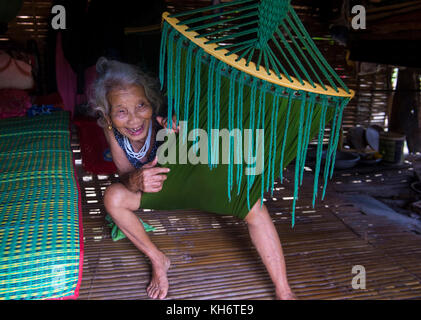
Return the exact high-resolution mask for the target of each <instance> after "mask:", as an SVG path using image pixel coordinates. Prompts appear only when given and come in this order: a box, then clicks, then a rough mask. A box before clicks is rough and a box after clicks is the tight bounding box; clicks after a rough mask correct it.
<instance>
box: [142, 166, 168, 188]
mask: <svg viewBox="0 0 421 320" xmlns="http://www.w3.org/2000/svg"><path fill="white" fill-rule="evenodd" d="M169 171H170V169H169V168H161V167H153V168H146V169H144V170H142V175H141V176H140V180H141V184H142V188H141V190H142V191H143V192H159V191H161V189H162V185H163V184H164V181H165V180H166V179H167V175H166V173H168V172H169Z"/></svg>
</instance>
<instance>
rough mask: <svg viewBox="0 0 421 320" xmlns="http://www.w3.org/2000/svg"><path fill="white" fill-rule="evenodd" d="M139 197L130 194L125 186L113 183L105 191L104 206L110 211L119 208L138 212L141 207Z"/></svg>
mask: <svg viewBox="0 0 421 320" xmlns="http://www.w3.org/2000/svg"><path fill="white" fill-rule="evenodd" d="M137 197H138V195H136V194H134V193H132V192H130V191H129V190H128V189H127V188H126V187H125V186H124V185H123V184H121V183H113V184H112V185H110V186H108V187H107V189H105V193H104V205H105V208H106V209H107V210H108V211H112V209H118V208H126V209H131V210H136V209H137V208H138V207H139V204H140V202H138V201H139V200H140V196H139V200H137V199H135V198H137ZM135 202H136V205H135Z"/></svg>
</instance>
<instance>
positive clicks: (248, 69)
mask: <svg viewBox="0 0 421 320" xmlns="http://www.w3.org/2000/svg"><path fill="white" fill-rule="evenodd" d="M162 17H163V19H164V20H166V21H167V22H168V23H169V24H170V25H171V26H172V27H173V28H174V29H176V30H177V31H178V32H180V33H181V34H183V35H184V36H185V37H186V38H187V39H189V40H190V41H192V42H193V43H195V44H196V45H197V46H199V47H201V48H202V49H203V50H204V51H205V52H206V53H208V54H210V55H212V56H214V57H215V58H217V59H218V60H220V61H222V62H224V63H226V64H227V65H230V66H232V67H234V68H236V69H238V70H241V71H242V72H245V73H248V74H250V75H251V76H253V77H256V78H259V79H262V80H265V81H268V82H270V83H273V84H276V85H278V86H282V87H287V88H291V89H294V90H303V91H307V92H314V93H317V94H323V95H329V96H336V97H346V98H350V99H352V98H353V97H354V95H355V92H354V91H353V90H350V93H347V92H346V91H345V90H343V89H341V88H338V91H339V92H336V91H335V89H333V88H332V87H330V86H326V88H327V90H325V89H323V87H322V86H321V85H319V84H317V83H315V86H316V87H315V88H314V87H313V86H312V85H311V84H310V83H309V82H307V81H305V80H303V82H304V85H302V84H300V82H299V81H298V79H296V78H294V77H291V79H292V80H293V82H290V81H289V80H288V79H286V76H284V77H283V79H279V78H278V77H277V76H276V74H275V72H274V71H273V70H270V73H271V74H270V75H268V74H267V72H266V70H264V68H261V69H260V70H259V71H258V70H256V65H255V64H254V63H253V62H250V63H249V66H246V62H247V60H246V59H245V58H242V59H241V60H239V61H238V62H237V61H235V60H236V59H237V58H238V55H237V54H235V53H233V54H231V55H229V56H226V55H225V54H226V53H228V52H229V51H228V50H226V49H221V50H215V48H217V47H218V44H216V43H211V44H205V42H206V41H208V39H206V38H205V37H200V38H195V37H196V36H197V35H199V34H198V33H197V32H195V31H186V30H187V29H188V26H186V25H177V23H179V22H180V21H179V20H178V19H177V18H170V17H169V13H168V12H164V13H163V15H162Z"/></svg>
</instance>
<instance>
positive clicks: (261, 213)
mask: <svg viewBox="0 0 421 320" xmlns="http://www.w3.org/2000/svg"><path fill="white" fill-rule="evenodd" d="M268 214H269V212H268V210H267V207H266V206H265V205H264V204H261V203H260V199H259V200H257V202H256V203H255V204H254V206H253V207H252V208H251V210H250V211H249V213H248V214H247V216H246V218H245V220H246V222H247V223H248V224H259V223H260V221H261V219H265V218H267V216H268Z"/></svg>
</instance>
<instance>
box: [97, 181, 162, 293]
mask: <svg viewBox="0 0 421 320" xmlns="http://www.w3.org/2000/svg"><path fill="white" fill-rule="evenodd" d="M140 198H141V192H137V193H133V192H131V191H129V190H128V189H127V188H126V187H125V186H124V185H123V184H121V183H114V184H112V185H111V186H109V187H108V188H107V189H106V190H105V194H104V205H105V208H106V210H107V212H108V213H109V214H110V215H111V217H112V218H113V220H114V222H115V224H116V225H117V226H118V227H119V228H120V230H121V231H122V232H123V233H124V234H125V235H126V236H127V238H129V240H130V241H131V242H133V244H134V245H135V246H136V247H137V248H138V249H139V250H140V251H142V252H143V253H144V254H145V255H146V256H148V257H149V259H150V261H151V263H152V280H151V283H150V284H149V286H148V288H147V289H146V291H147V293H148V296H149V297H151V298H154V299H156V298H159V299H163V298H165V296H166V295H167V292H168V278H167V271H168V268H169V267H170V260H169V259H168V258H167V257H166V256H165V255H164V254H163V253H162V252H161V251H160V250H159V249H158V248H157V247H156V246H155V245H154V244H153V243H152V241H151V240H150V239H149V237H148V235H147V234H146V231H145V229H144V228H143V225H142V223H141V222H140V221H139V218H138V217H137V216H136V215H135V214H134V213H133V212H134V211H135V210H137V209H138V208H139V204H140Z"/></svg>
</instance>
